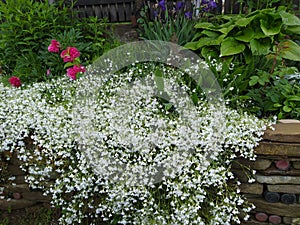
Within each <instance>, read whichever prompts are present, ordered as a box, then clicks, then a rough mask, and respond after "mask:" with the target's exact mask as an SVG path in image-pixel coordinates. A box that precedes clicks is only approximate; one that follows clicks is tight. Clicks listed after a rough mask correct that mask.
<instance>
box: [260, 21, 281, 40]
mask: <svg viewBox="0 0 300 225" xmlns="http://www.w3.org/2000/svg"><path fill="white" fill-rule="evenodd" d="M281 26H282V21H281V20H271V21H270V20H265V19H261V20H260V27H261V29H262V31H263V32H264V34H265V35H267V36H273V35H276V34H279V33H280V31H281Z"/></svg>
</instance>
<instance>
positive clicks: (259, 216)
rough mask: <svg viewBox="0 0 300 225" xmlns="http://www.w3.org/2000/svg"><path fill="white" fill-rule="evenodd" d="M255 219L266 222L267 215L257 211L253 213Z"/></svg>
mask: <svg viewBox="0 0 300 225" xmlns="http://www.w3.org/2000/svg"><path fill="white" fill-rule="evenodd" d="M255 219H256V220H257V221H259V222H266V221H267V220H268V215H267V214H265V213H263V212H258V213H256V214H255Z"/></svg>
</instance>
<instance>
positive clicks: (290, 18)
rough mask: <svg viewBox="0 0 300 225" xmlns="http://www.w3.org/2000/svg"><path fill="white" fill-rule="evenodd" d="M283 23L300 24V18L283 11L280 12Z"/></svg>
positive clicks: (288, 24) (289, 24)
mask: <svg viewBox="0 0 300 225" xmlns="http://www.w3.org/2000/svg"><path fill="white" fill-rule="evenodd" d="M279 14H280V16H281V19H282V23H283V24H284V25H287V26H300V19H299V18H298V17H297V16H295V15H293V14H291V13H288V12H285V11H281V12H280V13H279Z"/></svg>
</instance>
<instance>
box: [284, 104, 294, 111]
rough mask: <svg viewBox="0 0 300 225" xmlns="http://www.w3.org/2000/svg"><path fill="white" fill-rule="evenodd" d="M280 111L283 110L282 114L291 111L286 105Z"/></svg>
mask: <svg viewBox="0 0 300 225" xmlns="http://www.w3.org/2000/svg"><path fill="white" fill-rule="evenodd" d="M282 109H283V111H284V112H290V111H292V108H291V107H289V106H287V105H285V106H283V108H282Z"/></svg>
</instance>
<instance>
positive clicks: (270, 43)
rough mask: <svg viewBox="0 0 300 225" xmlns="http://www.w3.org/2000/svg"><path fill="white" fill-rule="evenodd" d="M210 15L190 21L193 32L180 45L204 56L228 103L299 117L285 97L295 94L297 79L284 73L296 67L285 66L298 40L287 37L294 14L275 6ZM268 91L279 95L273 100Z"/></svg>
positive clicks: (298, 29) (294, 57) (299, 51)
mask: <svg viewBox="0 0 300 225" xmlns="http://www.w3.org/2000/svg"><path fill="white" fill-rule="evenodd" d="M216 21H217V23H209V22H205V23H204V22H201V23H198V24H196V25H195V28H196V29H197V30H198V32H197V34H196V35H195V37H194V39H193V41H192V42H189V43H187V44H186V45H185V46H186V47H187V48H189V49H192V50H194V51H197V52H198V53H199V54H200V55H201V56H202V57H203V58H205V60H206V61H207V62H208V64H209V65H210V67H211V69H212V70H213V72H214V74H215V75H216V77H217V78H218V81H219V83H220V85H221V86H222V88H223V89H224V95H225V97H226V98H227V99H230V100H231V104H232V105H233V106H234V107H237V106H243V107H246V108H247V107H250V108H249V109H248V110H251V111H252V112H254V113H256V114H257V115H259V116H263V117H264V116H270V115H277V116H278V117H279V118H287V117H291V118H299V112H298V110H299V101H298V100H295V99H298V98H297V97H296V98H290V97H289V96H290V95H293V96H297V95H298V93H299V91H298V90H297V88H299V85H296V84H292V83H290V82H289V81H287V80H286V79H285V77H284V75H287V74H295V73H297V72H298V70H297V68H293V67H290V66H292V65H293V66H297V63H298V62H299V61H300V46H299V45H298V43H297V42H295V41H294V40H292V39H297V38H298V36H299V34H300V19H299V18H298V17H297V16H295V15H293V14H291V13H288V12H286V10H285V8H283V7H279V9H275V8H273V9H263V10H257V11H255V12H252V13H250V14H249V15H247V16H244V15H223V16H220V17H218V18H217V19H216ZM216 67H219V68H221V69H216ZM291 71H292V72H291ZM279 78H280V79H279ZM283 86H284V87H283ZM281 88H283V89H285V90H286V92H283V91H282V90H283V89H281ZM268 93H269V94H268ZM270 93H272V94H270ZM274 93H276V95H278V96H280V97H278V98H276V101H275V98H274V97H272V99H270V96H271V95H275V94H274Z"/></svg>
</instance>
